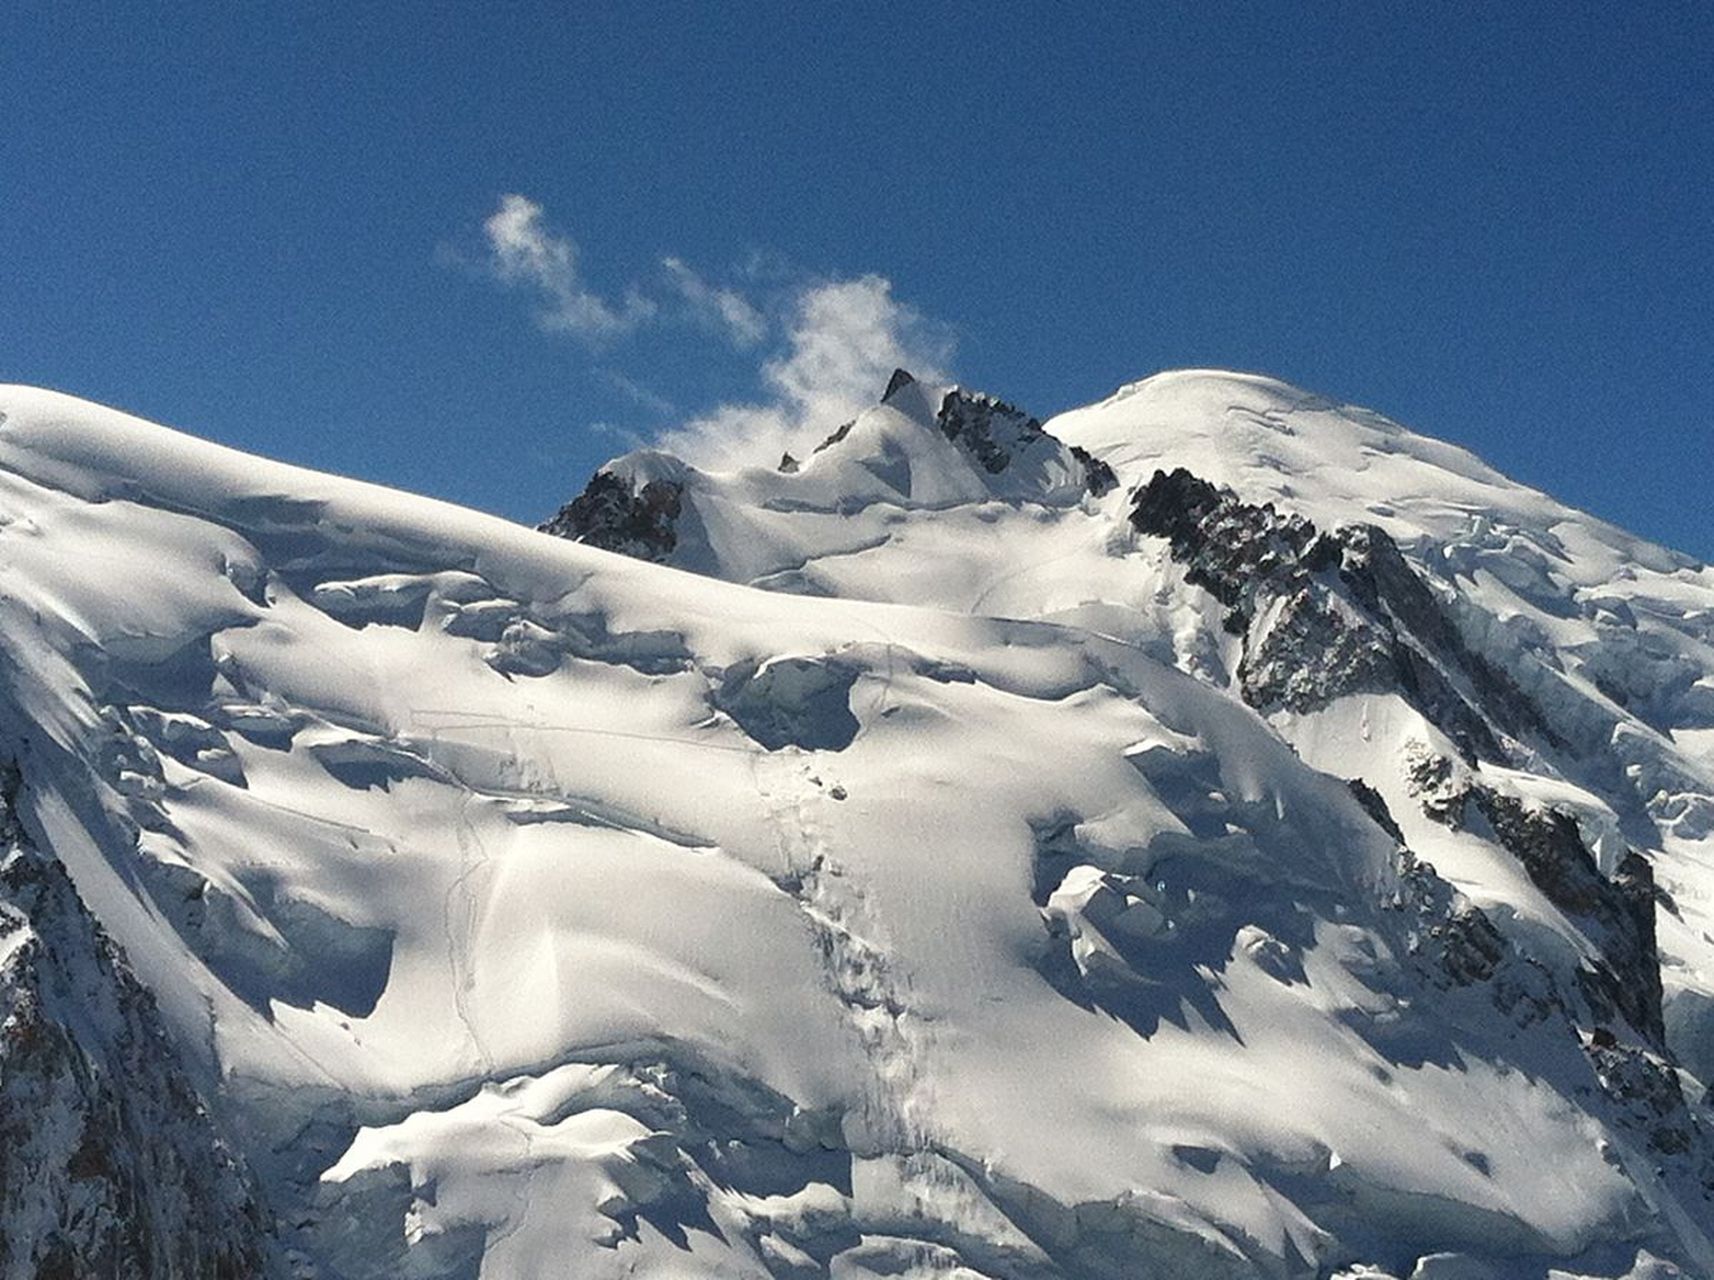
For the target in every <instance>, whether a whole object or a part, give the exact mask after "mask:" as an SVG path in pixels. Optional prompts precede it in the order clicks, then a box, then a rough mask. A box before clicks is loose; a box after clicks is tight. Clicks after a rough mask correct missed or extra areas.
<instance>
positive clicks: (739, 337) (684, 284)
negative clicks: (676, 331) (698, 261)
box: [661, 258, 768, 347]
mask: <svg viewBox="0 0 1714 1280" xmlns="http://www.w3.org/2000/svg"><path fill="white" fill-rule="evenodd" d="M661 266H663V267H664V268H666V273H667V279H668V280H669V281H671V282H672V286H673V288H674V289H676V290H678V292H679V295H680V296H681V297H682V298H683V299H684V300H685V301H686V302H687V303H689V304H690V310H691V314H692V315H694V316H695V317H696V318H697V319H698V320H700V321H701V322H702V323H704V324H706V325H709V326H710V327H712V328H715V329H719V330H722V331H724V332H725V334H726V336H727V337H728V338H730V339H731V340H732V344H733V345H734V346H737V347H753V346H755V345H756V344H757V343H758V342H760V341H761V340H762V339H763V338H765V337H767V335H768V320H767V317H766V316H764V315H763V314H762V313H761V312H760V311H758V310H757V309H756V308H755V307H754V306H753V305H752V304H751V303H750V300H749V299H748V298H746V297H744V295H743V294H741V293H739V292H738V291H737V290H735V289H722V288H718V287H716V286H715V285H711V284H709V283H708V281H706V280H704V279H703V278H702V276H700V275H699V274H698V273H697V272H696V270H695V269H694V268H692V267H691V266H690V265H689V264H688V263H686V262H685V261H684V260H683V259H682V258H663V259H661Z"/></svg>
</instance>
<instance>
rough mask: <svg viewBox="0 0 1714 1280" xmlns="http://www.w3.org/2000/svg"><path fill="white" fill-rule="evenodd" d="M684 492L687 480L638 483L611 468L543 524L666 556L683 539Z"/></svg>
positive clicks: (576, 538)
mask: <svg viewBox="0 0 1714 1280" xmlns="http://www.w3.org/2000/svg"><path fill="white" fill-rule="evenodd" d="M683 494H684V488H683V486H682V485H679V484H677V483H675V482H674V481H671V480H649V481H646V482H645V483H644V484H642V485H641V486H640V487H633V486H632V484H631V483H630V482H629V481H627V480H625V479H623V478H622V477H620V476H617V475H615V474H613V472H611V471H597V472H596V473H595V475H594V477H593V478H592V479H591V480H590V481H589V485H588V487H586V488H585V489H584V491H583V492H582V493H580V494H578V496H577V497H575V498H573V499H572V500H571V501H570V502H568V503H566V505H565V506H563V507H561V508H560V509H559V511H558V512H556V513H555V514H554V516H553V518H552V519H550V520H548V521H546V522H545V523H544V524H541V525H539V526H537V527H538V528H539V529H540V530H541V532H543V533H551V534H553V535H554V536H555V537H558V538H569V539H571V540H572V541H573V542H585V543H588V544H589V545H590V546H592V547H600V548H601V549H602V550H603V551H617V552H619V553H620V554H622V555H628V556H633V557H635V558H636V559H639V560H656V561H661V560H665V559H666V558H667V557H668V556H669V555H671V554H672V550H673V548H674V547H676V546H677V545H678V534H677V532H676V530H675V528H674V522H675V521H677V519H678V517H679V512H680V510H681V509H682V505H683V504H682V498H683Z"/></svg>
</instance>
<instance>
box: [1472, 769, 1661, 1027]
mask: <svg viewBox="0 0 1714 1280" xmlns="http://www.w3.org/2000/svg"><path fill="white" fill-rule="evenodd" d="M1470 798H1471V800H1472V801H1473V802H1474V804H1475V805H1476V808H1477V809H1478V810H1479V811H1480V812H1481V814H1482V816H1483V817H1484V818H1485V819H1487V822H1488V825H1489V826H1490V827H1492V828H1493V830H1494V834H1495V835H1496V836H1498V837H1499V840H1500V843H1501V844H1503V845H1504V846H1505V847H1506V848H1507V849H1508V850H1510V851H1511V853H1512V854H1513V855H1514V856H1516V857H1517V859H1518V861H1519V862H1521V863H1523V865H1524V869H1525V870H1526V871H1527V872H1529V877H1530V879H1531V880H1532V881H1534V882H1535V884H1536V886H1537V887H1538V888H1539V889H1541V891H1542V892H1543V893H1545V894H1546V895H1547V896H1548V898H1549V899H1550V900H1551V901H1552V902H1553V904H1554V905H1555V906H1557V907H1559V908H1560V909H1561V910H1563V911H1566V912H1569V913H1571V914H1572V915H1574V916H1577V917H1579V918H1581V919H1582V920H1584V921H1587V922H1588V923H1589V926H1590V929H1589V931H1590V933H1591V935H1592V936H1593V937H1594V938H1595V939H1596V940H1597V941H1598V943H1599V944H1600V947H1601V954H1602V957H1603V958H1604V959H1605V960H1606V962H1607V964H1606V966H1605V967H1604V968H1597V969H1592V970H1585V971H1583V972H1582V973H1580V974H1579V977H1580V979H1582V980H1583V985H1584V988H1585V994H1586V995H1588V997H1589V999H1590V1002H1591V1004H1593V1005H1594V1006H1595V1007H1596V1009H1597V1010H1600V1009H1601V1008H1602V1007H1603V1006H1607V1007H1610V1008H1614V1009H1616V1010H1617V1011H1618V1012H1619V1013H1622V1014H1623V1015H1624V1016H1625V1018H1626V1020H1627V1021H1629V1022H1630V1024H1631V1026H1632V1027H1634V1028H1635V1029H1636V1030H1637V1031H1638V1032H1639V1033H1641V1034H1642V1035H1643V1036H1645V1037H1646V1038H1647V1039H1648V1040H1649V1042H1650V1043H1652V1044H1654V1045H1656V1046H1660V1045H1663V1044H1664V1043H1665V1037H1666V1032H1665V1028H1664V1024H1663V1020H1662V1016H1661V982H1660V956H1659V954H1658V953H1657V952H1656V950H1655V918H1654V874H1653V872H1652V871H1651V869H1650V867H1649V864H1648V861H1647V860H1646V859H1645V858H1642V857H1640V856H1639V855H1637V854H1635V853H1631V854H1627V855H1626V857H1625V859H1624V861H1623V862H1621V863H1620V864H1619V869H1618V873H1617V875H1616V876H1615V877H1614V878H1613V879H1612V880H1608V879H1607V878H1606V877H1605V876H1603V875H1602V874H1601V870H1600V868H1599V867H1598V866H1597V865H1596V863H1595V859H1594V857H1593V856H1592V855H1591V854H1590V852H1589V850H1588V848H1587V847H1585V845H1584V843H1583V838H1582V836H1581V835H1580V834H1579V833H1578V830H1577V823H1576V822H1575V821H1573V820H1572V819H1571V818H1569V817H1567V816H1566V815H1565V814H1563V813H1557V812H1554V811H1552V810H1542V811H1534V810H1530V809H1528V808H1526V807H1525V806H1524V804H1523V803H1522V802H1521V801H1519V800H1516V799H1514V798H1512V797H1510V796H1502V795H1499V794H1497V793H1496V792H1494V791H1492V790H1490V789H1488V788H1486V787H1480V786H1478V787H1473V788H1471V792H1470Z"/></svg>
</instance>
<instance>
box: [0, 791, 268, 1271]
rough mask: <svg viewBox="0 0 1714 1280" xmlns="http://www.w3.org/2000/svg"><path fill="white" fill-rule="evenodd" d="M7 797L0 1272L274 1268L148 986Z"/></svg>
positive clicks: (261, 1224)
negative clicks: (27, 832)
mask: <svg viewBox="0 0 1714 1280" xmlns="http://www.w3.org/2000/svg"><path fill="white" fill-rule="evenodd" d="M6 782H7V785H6V786H5V788H4V799H3V800H0V804H3V805H4V809H3V811H0V1222H3V1223H4V1224H5V1230H4V1231H3V1232H0V1277H4V1278H5V1280H23V1278H25V1277H33V1278H35V1280H73V1278H75V1277H82V1276H146V1277H151V1278H153V1277H187V1278H189V1277H195V1278H198V1280H201V1278H203V1277H212V1278H226V1277H230V1278H231V1280H241V1278H248V1277H253V1276H264V1275H268V1274H272V1273H273V1268H272V1266H271V1262H270V1248H271V1246H270V1242H269V1235H268V1230H267V1227H266V1224H265V1219H264V1216H263V1214H262V1211H261V1209H260V1207H259V1206H258V1204H257V1202H256V1200H255V1199H254V1197H253V1195H252V1194H251V1191H250V1189H249V1185H248V1179H247V1177H246V1176H245V1174H244V1171H243V1169H242V1168H241V1167H240V1165H239V1163H238V1161H237V1159H236V1158H235V1157H234V1155H233V1154H232V1152H231V1151H230V1150H229V1149H228V1148H227V1147H226V1145H225V1144H224V1143H223V1142H222V1141H221V1140H220V1138H219V1137H218V1136H217V1134H216V1132H215V1127H214V1123H213V1121H212V1119H211V1117H210V1115H209V1113H208V1111H207V1109H206V1108H205V1106H204V1105H203V1103H202V1101H201V1100H200V1098H199V1097H198V1095H197V1090H196V1087H195V1085H194V1084H193V1082H192V1080H191V1078H190V1077H189V1075H188V1074H187V1073H186V1072H185V1070H184V1068H183V1066H182V1064H181V1063H180V1062H179V1061H178V1058H177V1055H176V1054H175V1051H174V1049H173V1047H172V1045H171V1043H170V1042H169V1040H168V1039H167V1036H166V1034H165V1032H164V1030H163V1028H162V1025H161V1021H160V1016H159V1014H158V1013H157V1011H156V1008H155V1004H154V1000H153V998H152V997H151V996H150V995H149V994H148V992H146V991H145V990H144V989H143V987H142V986H140V985H139V984H138V982H137V980H136V979H135V978H134V977H133V976H132V975H131V971H130V969H129V967H128V966H127V965H126V963H125V961H124V959H123V958H122V957H121V956H120V954H119V952H118V950H117V948H116V947H115V946H114V944H113V943H112V942H111V941H110V940H109V939H108V937H107V936H106V934H105V933H103V932H102V930H101V928H100V926H98V925H97V924H96V923H95V921H94V920H93V919H92V918H91V916H90V915H89V913H88V912H87V911H86V910H85V908H84V906H83V903H82V901H81V900H80V899H79V898H78V895H77V891H76V889H75V888H74V887H73V886H72V883H71V881H70V879H69V878H68V877H67V875H66V873H65V870H64V869H63V868H62V867H61V866H60V864H59V863H58V862H57V861H56V860H54V859H52V858H49V857H46V856H44V855H42V854H41V853H39V852H37V851H36V850H35V849H33V848H31V847H30V846H29V845H28V844H27V843H26V842H25V841H24V839H23V837H22V834H21V832H20V831H19V829H18V826H17V823H16V821H15V819H14V817H13V815H12V810H11V799H12V797H13V796H14V795H15V794H16V786H17V775H16V774H15V773H11V774H10V776H9V777H8V778H7V779H6Z"/></svg>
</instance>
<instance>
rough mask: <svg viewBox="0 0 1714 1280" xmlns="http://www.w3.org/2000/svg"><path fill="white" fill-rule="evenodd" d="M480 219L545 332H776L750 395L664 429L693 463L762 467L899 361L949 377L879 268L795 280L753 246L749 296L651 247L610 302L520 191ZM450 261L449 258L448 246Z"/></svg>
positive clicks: (944, 342) (947, 339) (647, 393)
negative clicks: (645, 263) (634, 280)
mask: <svg viewBox="0 0 1714 1280" xmlns="http://www.w3.org/2000/svg"><path fill="white" fill-rule="evenodd" d="M482 230H483V233H484V236H485V239H486V246H485V247H486V252H485V254H484V256H483V258H482V260H481V262H480V264H479V265H480V269H481V270H482V271H484V272H485V273H486V274H488V275H490V276H492V277H493V278H494V279H496V280H499V281H500V282H502V283H504V284H507V285H510V286H513V287H516V288H520V289H527V290H530V291H533V292H534V293H536V294H538V295H539V296H540V297H541V298H542V300H543V302H544V304H545V305H544V307H543V309H542V310H541V312H540V313H539V315H538V319H539V322H540V324H541V326H542V328H544V329H546V330H549V331H554V332H563V333H568V334H572V335H574V336H577V337H580V338H582V339H584V340H585V341H586V342H589V343H592V344H594V343H599V342H601V341H602V340H605V339H612V338H616V337H620V336H623V335H625V334H629V333H632V332H633V331H635V330H637V329H639V328H640V327H642V326H644V325H648V324H668V323H684V322H686V321H694V322H695V323H696V324H698V325H699V326H701V327H703V328H704V329H706V330H708V331H710V332H713V333H717V334H719V335H720V336H722V337H723V338H725V339H726V340H727V342H728V343H730V345H731V346H732V347H733V348H735V349H736V350H738V351H751V350H753V349H755V348H758V347H761V346H762V344H763V343H765V342H766V341H767V340H768V339H769V337H770V335H777V345H776V347H775V348H774V349H773V351H772V352H771V354H768V355H767V356H766V358H765V359H763V360H762V362H761V365H760V368H759V369H758V370H757V372H758V374H759V378H760V382H761V385H762V391H761V394H760V395H759V396H758V398H757V399H755V400H754V401H750V402H744V403H729V404H722V405H719V406H717V407H716V408H714V409H711V410H707V411H705V412H703V413H700V414H698V415H697V416H695V417H693V418H691V419H690V420H689V421H686V422H684V423H682V425H680V426H677V427H673V428H671V429H669V430H666V431H664V432H663V433H661V435H660V437H659V439H658V441H657V443H658V444H659V445H660V446H661V447H662V448H665V449H669V450H671V451H673V452H675V453H678V454H680V455H681V456H683V457H684V458H685V459H686V460H687V461H690V462H693V463H696V464H698V465H701V466H705V467H710V468H720V467H731V466H740V465H749V464H760V465H769V464H772V463H773V462H776V461H777V460H778V459H779V456H780V454H781V453H783V452H785V451H787V450H790V451H791V452H792V453H794V454H796V455H797V456H798V457H800V458H801V457H805V456H807V454H808V452H809V451H810V450H811V449H812V448H814V446H815V445H816V444H817V443H819V442H820V441H821V440H822V439H823V438H825V437H826V436H827V435H828V434H829V433H830V432H832V431H833V430H834V429H835V428H837V427H839V426H840V425H841V424H843V423H846V422H849V421H850V420H851V419H852V418H854V417H856V416H857V414H859V413H860V412H862V411H863V410H864V409H866V408H868V407H869V406H870V405H872V404H874V403H875V402H876V401H877V400H878V399H879V398H880V395H881V392H882V390H883V389H884V388H885V386H886V384H887V379H888V378H889V377H890V376H891V375H892V372H893V370H894V369H896V368H905V369H909V370H910V371H911V372H912V373H914V374H916V375H917V376H918V377H920V378H923V379H925V380H927V381H930V382H939V381H947V380H949V379H948V375H947V374H946V372H945V369H946V365H947V364H948V362H949V361H950V359H951V356H952V348H953V341H952V334H951V330H950V329H948V328H947V327H946V326H944V325H939V324H935V323H933V322H931V321H929V320H927V319H926V318H924V317H923V316H922V315H921V314H920V313H919V312H917V311H916V310H915V309H914V308H912V307H910V306H908V305H907V304H905V303H902V302H900V301H898V300H897V299H896V298H894V297H893V286H892V283H891V282H890V281H889V280H887V279H886V277H884V276H879V275H864V276H857V277H853V278H850V279H843V280H820V281H815V282H813V283H809V284H804V283H802V276H801V275H800V274H798V273H796V272H794V271H792V269H791V268H790V267H789V265H787V264H783V263H781V262H779V261H777V260H774V259H770V258H767V257H765V256H758V257H756V258H755V259H754V260H753V261H752V262H751V264H750V266H749V268H748V274H749V275H750V276H751V277H753V278H757V277H759V278H766V279H767V280H768V281H769V283H768V284H767V286H766V290H765V292H761V293H760V294H759V295H757V296H759V297H761V298H762V299H763V301H762V302H761V304H760V305H758V303H757V302H753V301H751V298H750V297H747V296H746V295H745V294H744V293H741V292H739V291H738V290H737V289H734V288H729V287H726V286H723V285H717V284H713V283H711V282H710V281H709V280H708V279H707V278H706V277H705V276H703V275H702V274H701V273H700V272H698V271H697V270H696V269H695V268H694V267H692V266H691V265H690V264H689V263H687V262H685V261H684V260H683V259H682V258H679V257H677V256H674V255H666V256H663V257H662V258H661V259H660V266H661V270H662V272H664V276H663V275H659V274H657V275H656V276H654V278H653V279H652V280H651V281H649V282H647V291H645V290H644V289H643V288H639V287H638V286H636V285H633V286H631V287H629V288H628V289H627V290H626V291H625V294H624V297H623V300H622V301H618V302H615V301H610V300H609V299H607V298H604V297H602V296H601V295H600V294H599V293H597V292H596V291H595V290H593V289H591V288H590V287H589V286H588V284H587V283H586V282H585V281H584V279H583V274H582V271H581V269H580V267H579V263H578V249H577V245H576V243H575V242H573V241H572V239H571V238H570V237H569V236H567V235H565V234H563V233H562V232H560V231H557V230H555V229H554V228H552V227H551V226H550V225H549V224H548V222H547V220H546V218H545V217H544V215H543V211H542V207H541V205H539V204H537V203H536V202H535V201H534V200H531V199H530V198H529V197H528V196H523V195H516V194H512V195H504V196H502V197H501V198H500V204H499V207H498V208H497V209H496V210H495V211H494V213H493V214H491V215H490V216H489V217H488V219H487V220H486V221H485V222H484V223H483V224H482ZM449 259H450V260H451V261H454V262H457V261H459V260H460V259H459V257H458V256H457V255H456V254H455V253H450V252H449ZM466 261H467V260H466ZM794 276H795V278H796V280H797V281H798V283H796V284H795V285H794V284H792V283H790V282H791V280H792V279H793V277H794ZM753 283H754V280H753ZM757 287H758V288H761V287H762V286H760V285H758V286H757ZM597 372H599V373H600V374H601V375H602V376H603V377H604V378H605V379H606V381H607V382H608V384H609V385H610V386H611V387H612V388H613V389H614V390H615V391H617V392H619V393H620V394H621V395H623V396H625V397H626V398H627V399H628V400H630V401H631V402H632V403H633V404H635V405H637V406H638V407H639V408H640V409H641V410H643V411H644V412H645V413H646V414H648V416H650V417H652V418H654V419H655V420H656V421H659V420H661V419H663V418H668V417H670V416H672V415H674V414H676V412H677V411H676V410H675V409H674V407H673V405H672V403H671V401H669V400H668V399H667V398H666V397H664V396H662V395H660V394H659V393H658V392H657V391H655V390H654V389H653V388H651V387H649V386H645V385H644V384H642V383H640V382H638V381H636V380H635V379H633V378H631V377H629V376H627V375H626V374H625V373H623V372H621V371H619V370H617V369H613V368H606V369H601V370H598V371H597ZM592 429H593V428H592Z"/></svg>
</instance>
